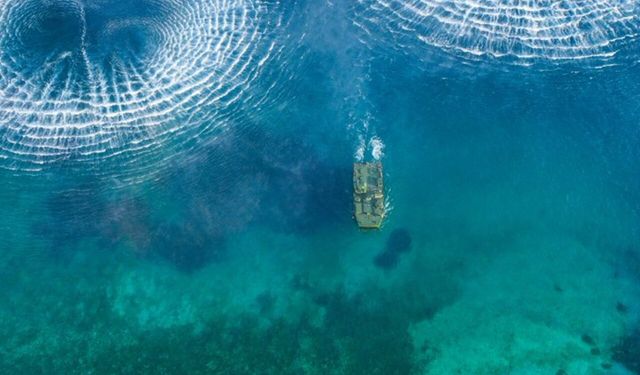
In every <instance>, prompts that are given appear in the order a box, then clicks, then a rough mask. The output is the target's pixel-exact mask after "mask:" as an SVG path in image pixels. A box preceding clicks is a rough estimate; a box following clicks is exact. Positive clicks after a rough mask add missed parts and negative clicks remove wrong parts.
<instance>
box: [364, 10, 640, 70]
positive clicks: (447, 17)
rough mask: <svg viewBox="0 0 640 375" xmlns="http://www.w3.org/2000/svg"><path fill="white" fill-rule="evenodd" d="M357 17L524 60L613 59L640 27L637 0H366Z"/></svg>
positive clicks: (448, 44) (473, 53) (371, 26)
mask: <svg viewBox="0 0 640 375" xmlns="http://www.w3.org/2000/svg"><path fill="white" fill-rule="evenodd" d="M354 22H355V23H356V24H357V25H358V26H360V27H361V28H362V29H363V30H365V31H366V33H367V34H373V35H379V34H376V33H375V32H376V31H379V32H383V33H385V34H388V35H392V36H393V37H394V38H395V39H394V42H395V44H396V45H401V46H405V45H407V44H410V43H411V42H410V40H414V41H416V42H419V43H418V44H422V45H426V46H430V47H436V48H439V49H441V50H445V51H447V52H450V53H452V54H455V55H458V56H463V57H466V58H471V59H480V58H491V59H497V60H501V61H511V62H514V63H516V64H522V65H531V64H533V63H536V62H541V61H544V62H555V63H562V62H567V61H575V60H583V61H587V60H588V61H596V62H597V64H596V65H603V64H609V63H611V61H612V60H613V59H614V58H615V56H616V54H618V52H619V51H620V50H622V49H623V48H625V47H626V46H629V45H632V44H633V42H634V41H637V38H638V32H639V31H640V21H639V19H638V15H637V9H636V3H635V2H633V1H624V0H444V1H443V0H360V1H359V2H358V5H357V6H356V17H355V21H354Z"/></svg>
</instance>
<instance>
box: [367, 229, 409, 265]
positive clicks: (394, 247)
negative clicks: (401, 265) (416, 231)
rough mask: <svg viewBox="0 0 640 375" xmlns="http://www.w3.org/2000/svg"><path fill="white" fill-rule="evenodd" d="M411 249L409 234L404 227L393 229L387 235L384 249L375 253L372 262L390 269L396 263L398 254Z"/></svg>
mask: <svg viewBox="0 0 640 375" xmlns="http://www.w3.org/2000/svg"><path fill="white" fill-rule="evenodd" d="M410 250H411V235H410V234H409V231H408V230H406V229H395V230H394V231H393V232H391V234H390V235H389V238H388V239H387V243H386V245H385V248H384V250H383V251H382V252H381V253H379V254H378V255H376V257H375V258H374V259H373V263H374V264H375V265H376V266H377V267H378V268H381V269H383V270H391V269H393V268H395V267H396V266H397V265H398V262H399V261H400V256H402V254H404V253H406V252H409V251H410Z"/></svg>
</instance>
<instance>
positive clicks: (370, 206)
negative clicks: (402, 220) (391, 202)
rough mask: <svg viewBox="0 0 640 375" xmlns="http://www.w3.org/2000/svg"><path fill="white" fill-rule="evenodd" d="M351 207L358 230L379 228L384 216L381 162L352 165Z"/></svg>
mask: <svg viewBox="0 0 640 375" xmlns="http://www.w3.org/2000/svg"><path fill="white" fill-rule="evenodd" d="M353 205H354V207H355V217H356V221H357V222H358V226H359V227H360V228H365V229H377V228H380V226H381V225H382V221H383V220H384V216H385V214H386V212H385V206H384V181H383V177H382V163H381V162H379V161H376V162H367V163H353Z"/></svg>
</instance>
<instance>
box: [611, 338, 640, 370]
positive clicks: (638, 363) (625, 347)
mask: <svg viewBox="0 0 640 375" xmlns="http://www.w3.org/2000/svg"><path fill="white" fill-rule="evenodd" d="M612 353H613V360H614V361H616V362H619V363H621V364H623V365H624V366H625V367H626V368H627V369H628V370H630V371H632V372H633V373H635V374H640V330H636V331H634V332H632V333H630V334H628V335H627V336H625V337H624V338H623V339H622V340H621V341H620V342H619V343H618V345H616V346H614V347H613V349H612Z"/></svg>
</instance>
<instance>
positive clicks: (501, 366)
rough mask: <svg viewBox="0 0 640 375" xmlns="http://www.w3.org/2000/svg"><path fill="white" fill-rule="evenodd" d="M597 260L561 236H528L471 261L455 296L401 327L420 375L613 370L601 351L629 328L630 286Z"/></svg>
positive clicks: (635, 289) (634, 287)
mask: <svg viewBox="0 0 640 375" xmlns="http://www.w3.org/2000/svg"><path fill="white" fill-rule="evenodd" d="M611 257H613V255H611ZM606 258H607V254H606V253H604V252H599V251H597V250H595V249H590V248H587V247H585V246H584V245H582V244H580V243H578V242H577V241H574V240H572V239H570V238H553V237H551V238H545V237H542V236H535V235H532V236H529V237H525V238H521V239H519V240H517V241H516V243H515V244H514V245H513V246H512V247H511V248H510V249H509V251H505V252H503V253H501V255H500V256H498V257H495V258H492V259H480V260H478V264H477V267H476V268H474V270H472V271H471V273H472V274H471V275H469V277H468V278H467V280H466V282H464V283H463V285H462V286H461V289H462V291H461V295H460V298H459V299H458V300H457V301H456V302H455V303H454V304H452V305H450V306H448V307H445V308H443V309H442V310H441V311H440V312H438V313H437V314H436V316H435V317H434V318H433V319H432V320H425V321H422V322H420V323H418V324H415V325H413V326H412V328H411V329H410V332H411V335H412V337H413V341H414V346H415V350H416V356H417V358H418V360H421V361H424V362H425V363H427V366H426V368H425V373H428V374H456V373H460V374H507V373H509V374H543V373H544V374H554V373H556V371H558V370H560V369H564V370H565V371H567V373H568V374H597V373H601V372H603V371H605V370H604V368H605V367H607V366H609V365H613V366H614V367H617V366H618V365H617V364H615V363H613V362H612V361H611V354H610V352H609V350H610V348H611V347H612V346H614V345H615V344H616V343H617V342H618V341H619V340H620V338H621V337H622V336H623V335H624V332H625V330H626V329H627V328H629V327H630V326H632V325H635V324H636V323H637V318H638V311H640V310H639V309H640V305H639V302H638V301H640V298H639V297H640V285H638V283H637V280H636V279H634V278H632V277H631V276H629V275H625V274H624V272H620V271H619V270H616V269H615V267H614V266H613V265H612V264H611V263H610V262H609V261H608V260H607V259H606ZM619 303H623V304H624V305H625V307H626V308H625V311H620V309H619V308H617V306H619V305H618V304H619ZM583 335H588V336H589V337H591V338H592V339H593V341H594V343H595V344H594V345H589V344H587V343H585V341H584V340H583ZM594 347H596V348H597V349H598V351H599V354H597V352H596V354H594V353H592V351H593V348H594ZM603 365H604V367H603Z"/></svg>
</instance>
